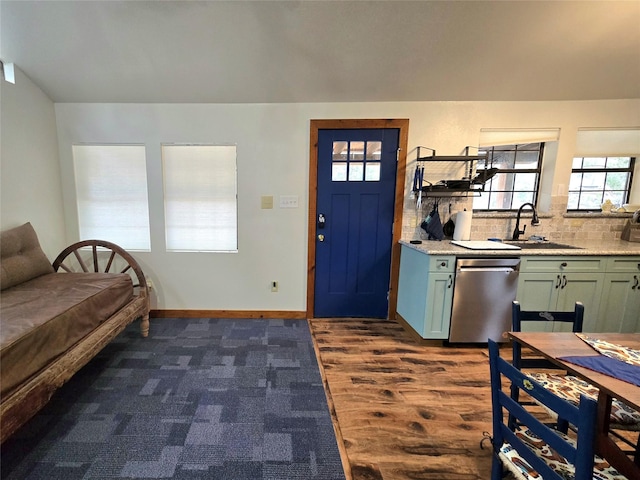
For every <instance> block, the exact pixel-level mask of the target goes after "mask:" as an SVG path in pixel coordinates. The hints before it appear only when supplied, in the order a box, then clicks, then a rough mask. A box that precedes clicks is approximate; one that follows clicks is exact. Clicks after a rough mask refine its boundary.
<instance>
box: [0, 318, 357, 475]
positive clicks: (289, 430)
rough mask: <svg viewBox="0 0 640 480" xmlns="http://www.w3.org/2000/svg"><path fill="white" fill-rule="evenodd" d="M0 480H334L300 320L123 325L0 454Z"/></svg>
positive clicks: (333, 457) (337, 469)
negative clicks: (143, 328) (145, 331)
mask: <svg viewBox="0 0 640 480" xmlns="http://www.w3.org/2000/svg"><path fill="white" fill-rule="evenodd" d="M1 454H2V456H1V458H0V461H1V465H2V478H3V479H19V480H29V479H34V480H35V479H43V480H44V479H46V480H56V479H60V480H75V479H83V480H89V479H110V478H119V479H121V478H132V479H134V478H135V479H157V478H174V479H184V480H195V479H214V480H218V479H219V480H223V479H224V480H234V479H238V480H240V479H241V480H251V479H256V480H257V479H273V480H289V479H291V480H293V479H321V480H334V479H335V480H338V479H344V478H345V477H344V473H343V470H342V464H341V461H340V455H339V452H338V447H337V444H336V439H335V436H334V431H333V426H332V423H331V418H330V415H329V410H328V407H327V402H326V397H325V393H324V390H323V387H322V381H321V377H320V372H319V370H318V365H317V361H316V357H315V353H314V350H313V344H312V341H311V335H310V333H309V328H308V326H307V322H306V321H305V320H262V319H260V320H226V319H152V322H151V331H150V334H149V337H148V338H146V339H143V338H140V335H139V330H138V325H137V323H136V324H133V325H130V326H129V327H128V328H127V329H126V330H125V331H124V332H123V333H122V334H121V335H120V336H119V337H117V338H116V339H115V340H114V341H113V342H111V343H110V344H109V345H107V347H105V349H104V350H103V351H102V352H100V354H99V355H98V356H96V357H95V358H94V359H93V360H92V361H91V362H90V363H89V364H88V365H87V366H86V367H85V368H83V369H82V370H81V371H80V372H78V373H77V374H76V375H75V376H74V377H73V378H72V380H71V381H70V382H69V383H67V384H66V385H65V386H64V387H63V388H62V389H60V390H59V391H58V392H57V393H56V395H55V396H54V398H53V399H52V401H51V402H50V403H49V404H48V405H47V406H46V407H45V408H44V409H43V410H42V411H41V412H40V413H39V414H38V415H37V416H36V417H34V418H33V420H32V421H30V422H29V423H28V424H26V425H25V426H24V428H22V429H21V430H20V431H18V432H17V433H16V435H14V436H13V437H12V438H10V439H9V440H8V441H6V442H5V443H4V445H3V446H2V452H1Z"/></svg>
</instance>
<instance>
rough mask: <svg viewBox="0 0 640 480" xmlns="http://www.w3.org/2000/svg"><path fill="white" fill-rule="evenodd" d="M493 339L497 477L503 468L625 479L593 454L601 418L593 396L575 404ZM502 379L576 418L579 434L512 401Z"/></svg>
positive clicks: (532, 475) (533, 475)
mask: <svg viewBox="0 0 640 480" xmlns="http://www.w3.org/2000/svg"><path fill="white" fill-rule="evenodd" d="M488 343H489V364H490V370H491V403H492V422H493V436H492V437H491V443H492V445H493V453H494V456H493V463H492V468H491V479H492V480H500V479H502V477H503V467H504V468H506V469H507V470H508V471H509V472H511V473H512V474H513V476H514V477H515V478H517V479H521V480H540V479H541V478H544V479H545V480H565V479H567V478H572V479H574V480H592V479H593V478H598V479H619V480H622V479H624V478H625V477H624V476H622V475H621V474H620V473H618V472H617V471H616V470H615V469H614V468H613V467H611V466H610V465H609V464H608V463H607V462H606V461H604V460H603V459H601V458H599V457H597V456H594V444H595V433H596V417H597V412H596V410H597V404H596V402H595V401H594V400H592V399H590V398H588V397H585V396H582V397H581V398H580V402H579V405H578V406H577V407H576V406H575V405H573V404H571V403H570V402H567V401H565V400H563V399H562V398H560V397H558V396H556V395H555V394H553V393H552V392H550V391H549V390H547V389H546V388H544V387H543V386H542V385H540V384H539V383H537V382H536V381H534V380H532V379H531V378H530V377H528V376H527V375H525V374H523V373H522V372H521V371H520V370H518V369H516V368H515V367H514V366H513V365H511V364H510V363H509V362H507V361H506V360H504V359H503V358H500V352H499V347H498V344H497V343H495V342H494V341H492V340H489V342H488ZM503 378H505V379H507V380H508V381H510V382H511V384H512V385H513V386H514V387H515V388H517V389H519V390H522V391H523V392H526V393H527V394H528V395H530V396H531V397H533V398H535V399H536V401H537V402H539V403H540V404H541V405H544V406H545V408H547V409H549V410H552V411H555V412H556V413H557V414H558V416H560V417H562V418H566V419H567V420H568V421H569V422H571V424H572V425H574V426H575V427H576V433H575V435H574V438H571V437H569V436H568V435H566V434H564V433H562V432H559V431H558V430H556V429H554V428H553V427H550V426H549V425H546V424H544V423H543V422H542V421H540V420H539V419H537V418H536V417H535V416H534V415H532V414H531V413H530V412H528V411H527V410H526V409H525V408H524V407H523V406H522V405H520V404H519V403H518V402H517V401H515V400H513V399H512V398H511V396H510V395H509V394H507V393H506V392H505V391H504V390H503V385H502V380H503ZM505 413H506V414H507V415H505ZM505 417H513V418H515V419H516V427H515V429H514V430H512V429H511V428H510V426H509V424H508V422H505ZM594 469H595V472H597V474H596V473H594Z"/></svg>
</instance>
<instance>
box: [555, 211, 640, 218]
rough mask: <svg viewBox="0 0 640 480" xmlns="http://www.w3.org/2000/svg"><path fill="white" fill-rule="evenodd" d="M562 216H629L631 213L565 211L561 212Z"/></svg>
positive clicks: (631, 215)
mask: <svg viewBox="0 0 640 480" xmlns="http://www.w3.org/2000/svg"><path fill="white" fill-rule="evenodd" d="M562 217H563V218H631V217H633V213H630V212H621V213H618V212H615V213H603V212H565V213H563V214H562Z"/></svg>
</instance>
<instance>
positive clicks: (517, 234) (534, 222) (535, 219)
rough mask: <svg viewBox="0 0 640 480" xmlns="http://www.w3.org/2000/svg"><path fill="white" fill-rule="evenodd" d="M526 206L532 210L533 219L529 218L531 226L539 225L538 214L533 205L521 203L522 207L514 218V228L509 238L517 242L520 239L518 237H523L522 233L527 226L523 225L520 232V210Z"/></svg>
mask: <svg viewBox="0 0 640 480" xmlns="http://www.w3.org/2000/svg"><path fill="white" fill-rule="evenodd" d="M527 205H529V206H530V207H531V210H533V217H532V218H531V225H532V226H536V225H540V219H539V218H538V212H536V207H534V206H533V203H523V204H522V205H520V208H519V209H518V216H517V217H516V228H515V230H514V231H513V237H512V238H511V239H512V240H518V239H519V238H520V235H524V231H525V230H526V229H527V226H526V225H524V226H523V227H522V230H520V215H522V209H523V208H524V207H526V206H527Z"/></svg>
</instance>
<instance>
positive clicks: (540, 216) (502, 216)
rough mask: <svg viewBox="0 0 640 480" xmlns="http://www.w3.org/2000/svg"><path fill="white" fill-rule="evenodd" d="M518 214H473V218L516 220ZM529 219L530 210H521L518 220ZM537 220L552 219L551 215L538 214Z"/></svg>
mask: <svg viewBox="0 0 640 480" xmlns="http://www.w3.org/2000/svg"><path fill="white" fill-rule="evenodd" d="M517 216H518V212H473V218H516V217H517ZM527 218H531V210H523V211H522V214H521V215H520V220H523V219H527ZM538 218H553V215H552V214H551V213H538Z"/></svg>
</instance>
